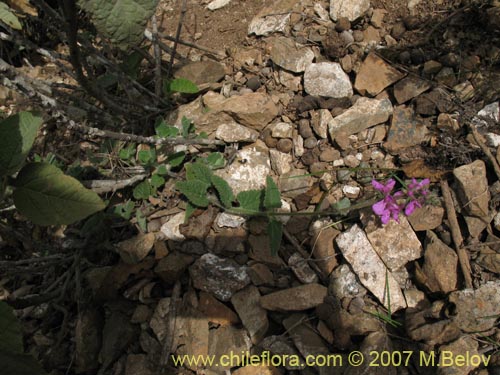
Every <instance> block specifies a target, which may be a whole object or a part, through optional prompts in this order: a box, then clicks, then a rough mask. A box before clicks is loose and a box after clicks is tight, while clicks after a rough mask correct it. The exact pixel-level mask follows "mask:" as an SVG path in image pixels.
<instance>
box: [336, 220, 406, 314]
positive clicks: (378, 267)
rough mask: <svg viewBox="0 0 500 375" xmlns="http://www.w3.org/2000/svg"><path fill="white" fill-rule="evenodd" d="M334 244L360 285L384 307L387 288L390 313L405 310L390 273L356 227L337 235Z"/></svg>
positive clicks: (403, 301)
mask: <svg viewBox="0 0 500 375" xmlns="http://www.w3.org/2000/svg"><path fill="white" fill-rule="evenodd" d="M336 243H337V246H338V247H339V249H340V250H341V251H342V254H343V255H344V258H345V259H346V260H347V261H348V262H349V264H350V265H351V267H352V269H353V270H354V272H355V273H356V275H357V276H358V278H359V280H360V281H361V283H362V284H363V285H364V286H365V288H367V289H368V290H370V291H371V292H372V293H373V295H374V296H375V297H377V299H378V300H379V301H380V302H381V303H382V304H383V305H384V306H386V307H388V306H387V304H388V299H387V287H386V285H388V286H389V290H390V300H391V306H390V307H391V311H397V310H399V309H403V308H406V302H405V299H404V296H403V293H402V292H401V289H400V287H399V285H398V282H397V281H396V280H395V279H394V277H393V276H392V274H391V272H390V271H389V270H388V269H387V268H386V266H385V264H384V262H382V260H381V259H380V257H379V256H378V254H377V252H376V251H375V249H374V248H373V247H372V245H371V243H370V241H368V238H367V236H366V234H365V232H363V230H362V229H361V228H360V227H359V226H358V225H353V226H352V227H351V229H349V230H347V231H345V232H343V233H341V234H339V235H338V236H337V238H336Z"/></svg>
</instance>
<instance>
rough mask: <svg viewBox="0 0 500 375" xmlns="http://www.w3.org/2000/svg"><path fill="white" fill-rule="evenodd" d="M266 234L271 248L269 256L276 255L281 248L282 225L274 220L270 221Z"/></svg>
mask: <svg viewBox="0 0 500 375" xmlns="http://www.w3.org/2000/svg"><path fill="white" fill-rule="evenodd" d="M267 234H268V236H269V245H270V247H271V255H273V256H275V255H276V254H278V250H279V249H280V246H281V237H282V236H283V224H282V223H281V222H280V221H278V220H274V219H270V220H269V223H268V224H267Z"/></svg>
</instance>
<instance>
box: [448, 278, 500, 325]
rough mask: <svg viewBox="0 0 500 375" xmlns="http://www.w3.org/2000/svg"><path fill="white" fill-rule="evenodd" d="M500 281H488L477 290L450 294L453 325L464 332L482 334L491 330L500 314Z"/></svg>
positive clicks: (465, 290)
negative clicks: (452, 307) (453, 307)
mask: <svg viewBox="0 0 500 375" xmlns="http://www.w3.org/2000/svg"><path fill="white" fill-rule="evenodd" d="M499 288H500V281H498V280H497V281H490V282H487V283H486V284H484V285H482V286H480V287H479V288H478V289H475V290H474V289H464V290H460V291H457V292H453V293H451V294H450V297H449V301H450V302H451V303H453V304H454V305H455V316H454V317H453V321H454V323H455V324H456V325H457V326H458V327H460V329H461V330H462V331H464V332H471V333H472V332H482V331H487V330H489V329H491V328H493V327H494V326H495V325H496V319H491V318H486V317H492V316H498V315H499V314H500V293H498V290H499Z"/></svg>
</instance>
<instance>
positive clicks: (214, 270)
mask: <svg viewBox="0 0 500 375" xmlns="http://www.w3.org/2000/svg"><path fill="white" fill-rule="evenodd" d="M189 275H190V276H191V279H192V281H193V286H194V287H195V288H196V289H199V290H203V291H205V292H208V293H212V294H213V295H214V296H215V297H217V298H218V299H219V300H221V301H229V300H230V299H231V297H232V295H233V294H234V293H236V292H237V291H238V290H240V289H243V288H244V287H245V286H247V285H248V284H250V277H249V276H248V274H247V267H245V266H240V265H239V264H238V263H236V262H235V261H234V260H232V259H226V258H219V257H218V256H216V255H214V254H204V255H202V256H201V257H200V258H199V259H198V260H197V261H196V262H194V263H193V265H191V267H189Z"/></svg>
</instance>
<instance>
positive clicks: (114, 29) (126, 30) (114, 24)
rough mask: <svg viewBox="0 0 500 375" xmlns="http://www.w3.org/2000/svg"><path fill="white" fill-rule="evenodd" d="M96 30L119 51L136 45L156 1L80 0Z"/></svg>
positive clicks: (141, 36) (154, 7)
mask: <svg viewBox="0 0 500 375" xmlns="http://www.w3.org/2000/svg"><path fill="white" fill-rule="evenodd" d="M79 3H80V5H81V6H82V7H83V8H84V9H85V10H87V11H88V12H89V13H90V14H91V16H92V20H93V21H94V25H95V27H96V28H97V30H98V31H99V32H100V33H101V34H102V35H104V36H105V37H107V38H109V39H110V40H111V42H113V43H115V44H116V45H117V46H118V47H120V48H121V49H127V48H128V47H131V46H134V45H136V44H138V43H139V42H140V41H141V40H142V38H143V33H144V29H145V28H146V24H147V22H148V20H149V19H150V18H151V16H152V15H153V13H154V11H155V9H156V5H157V4H158V0H80V2H79Z"/></svg>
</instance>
